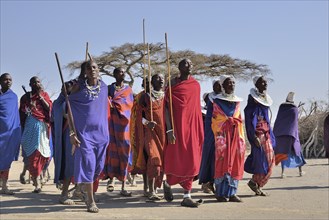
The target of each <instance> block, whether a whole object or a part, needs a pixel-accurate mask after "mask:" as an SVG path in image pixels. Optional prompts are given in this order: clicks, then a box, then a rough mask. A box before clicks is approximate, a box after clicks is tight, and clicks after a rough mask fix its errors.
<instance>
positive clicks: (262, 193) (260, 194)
mask: <svg viewBox="0 0 329 220" xmlns="http://www.w3.org/2000/svg"><path fill="white" fill-rule="evenodd" d="M256 195H257V196H269V194H268V193H266V192H264V191H263V190H261V189H260V188H259V189H258V192H257V193H256Z"/></svg>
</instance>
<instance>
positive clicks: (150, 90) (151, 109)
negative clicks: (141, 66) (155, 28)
mask: <svg viewBox="0 0 329 220" xmlns="http://www.w3.org/2000/svg"><path fill="white" fill-rule="evenodd" d="M147 55H148V61H149V65H148V66H149V93H150V111H151V121H153V108H152V85H151V58H150V47H149V44H147Z"/></svg>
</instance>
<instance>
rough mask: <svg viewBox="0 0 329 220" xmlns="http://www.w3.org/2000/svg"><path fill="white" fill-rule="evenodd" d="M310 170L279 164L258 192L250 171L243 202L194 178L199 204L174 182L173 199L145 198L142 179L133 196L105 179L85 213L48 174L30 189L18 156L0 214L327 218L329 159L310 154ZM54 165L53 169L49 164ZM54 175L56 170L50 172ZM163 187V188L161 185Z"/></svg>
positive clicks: (7, 216)
mask: <svg viewBox="0 0 329 220" xmlns="http://www.w3.org/2000/svg"><path fill="white" fill-rule="evenodd" d="M306 161H307V164H306V165H305V166H304V171H305V172H306V175H305V176H303V177H298V169H287V172H286V174H287V177H286V178H285V179H281V178H279V176H280V169H281V168H280V166H277V167H275V169H274V172H273V175H272V177H271V179H270V181H269V183H268V184H267V185H266V187H265V190H264V191H266V192H268V193H269V194H270V196H269V197H255V196H254V195H253V193H252V192H251V190H250V189H249V188H248V186H247V181H248V180H249V178H250V175H249V174H247V173H245V175H244V179H243V180H242V181H240V184H239V190H238V195H239V196H240V197H241V198H242V199H243V203H239V204H237V203H217V202H216V200H215V199H214V197H213V196H212V195H209V194H205V193H202V192H201V190H200V186H199V185H198V184H197V182H194V189H193V194H192V197H193V198H203V199H204V200H205V203H204V204H203V205H202V206H200V207H199V208H185V207H181V206H180V202H181V200H182V191H181V190H180V189H179V187H178V186H176V187H174V188H173V190H174V192H176V193H175V195H174V197H175V199H174V201H173V202H171V203H168V202H165V201H161V202H157V203H150V202H145V200H146V199H145V198H144V197H142V180H141V179H137V183H138V186H137V187H129V188H128V190H131V191H132V192H133V196H132V197H130V198H123V197H120V196H119V189H120V185H119V184H116V185H115V191H114V192H112V193H107V192H106V190H105V187H106V182H105V181H102V182H101V183H100V187H99V190H98V193H97V198H99V199H100V202H99V203H98V207H99V208H100V212H99V213H97V214H92V213H87V212H86V208H85V205H84V203H82V202H78V204H77V205H75V206H64V205H60V204H58V199H59V194H60V191H59V190H57V189H56V187H55V185H54V184H53V183H52V182H53V180H50V181H49V182H48V183H47V184H46V185H45V186H44V188H43V192H42V193H40V194H34V193H31V192H32V190H33V186H32V185H30V184H26V185H22V184H20V182H19V180H18V178H19V173H20V172H21V169H22V165H23V164H22V162H21V158H20V161H17V162H14V163H13V164H12V169H11V171H10V174H9V178H10V179H9V184H10V188H11V189H12V190H14V191H15V193H16V194H15V195H14V196H0V201H1V202H0V208H1V216H0V219H1V220H4V219H329V211H328V210H329V204H328V200H329V177H328V174H329V166H328V159H310V160H306ZM50 170H51V171H52V170H53V164H51V167H50ZM51 176H52V177H53V176H54V175H53V172H51ZM160 192H161V193H162V190H160Z"/></svg>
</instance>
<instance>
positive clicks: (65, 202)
mask: <svg viewBox="0 0 329 220" xmlns="http://www.w3.org/2000/svg"><path fill="white" fill-rule="evenodd" d="M59 203H60V204H63V205H75V202H74V201H73V200H72V199H70V198H69V197H68V196H61V197H60V198H59Z"/></svg>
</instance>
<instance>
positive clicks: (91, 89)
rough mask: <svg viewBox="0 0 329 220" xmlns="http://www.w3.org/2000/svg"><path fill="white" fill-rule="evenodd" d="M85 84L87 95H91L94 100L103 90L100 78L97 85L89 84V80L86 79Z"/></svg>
mask: <svg viewBox="0 0 329 220" xmlns="http://www.w3.org/2000/svg"><path fill="white" fill-rule="evenodd" d="M85 85H86V88H87V90H86V96H89V97H90V98H92V99H93V100H94V99H96V98H98V95H99V93H100V92H101V83H100V80H97V84H96V86H90V85H88V80H87V79H86V80H85Z"/></svg>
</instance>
